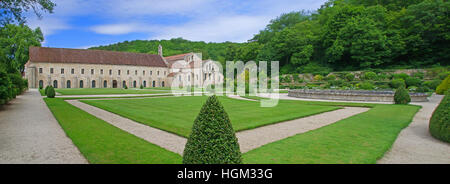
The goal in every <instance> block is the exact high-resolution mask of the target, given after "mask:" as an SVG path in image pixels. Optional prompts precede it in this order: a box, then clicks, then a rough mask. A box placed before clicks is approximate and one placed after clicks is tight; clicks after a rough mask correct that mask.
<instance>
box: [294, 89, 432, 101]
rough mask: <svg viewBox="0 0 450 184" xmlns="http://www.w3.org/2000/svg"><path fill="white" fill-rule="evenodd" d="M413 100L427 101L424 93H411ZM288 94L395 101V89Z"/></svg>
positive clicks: (299, 90)
mask: <svg viewBox="0 0 450 184" xmlns="http://www.w3.org/2000/svg"><path fill="white" fill-rule="evenodd" d="M409 95H410V96H411V102H427V101H428V96H427V95H426V94H424V93H410V94H409ZM288 96H290V97H297V98H308V99H324V100H343V101H367V102H394V91H365V90H306V89H295V90H289V94H288Z"/></svg>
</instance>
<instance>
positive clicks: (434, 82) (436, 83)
mask: <svg viewBox="0 0 450 184" xmlns="http://www.w3.org/2000/svg"><path fill="white" fill-rule="evenodd" d="M441 83H442V81H441V80H438V79H436V80H432V81H425V82H424V83H423V85H424V86H426V87H428V88H430V89H433V90H435V89H436V88H437V87H438V86H439V84H441Z"/></svg>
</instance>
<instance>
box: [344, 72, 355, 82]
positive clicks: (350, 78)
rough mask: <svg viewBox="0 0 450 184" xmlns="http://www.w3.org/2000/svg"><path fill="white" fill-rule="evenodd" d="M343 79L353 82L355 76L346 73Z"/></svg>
mask: <svg viewBox="0 0 450 184" xmlns="http://www.w3.org/2000/svg"><path fill="white" fill-rule="evenodd" d="M345 79H347V81H353V80H355V75H353V74H352V73H348V74H346V75H345Z"/></svg>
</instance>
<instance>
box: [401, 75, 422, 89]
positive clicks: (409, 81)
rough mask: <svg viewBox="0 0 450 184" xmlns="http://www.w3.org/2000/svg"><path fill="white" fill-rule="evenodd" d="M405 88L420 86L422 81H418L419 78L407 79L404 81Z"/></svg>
mask: <svg viewBox="0 0 450 184" xmlns="http://www.w3.org/2000/svg"><path fill="white" fill-rule="evenodd" d="M405 83H406V86H407V87H410V86H421V85H422V80H420V79H419V78H415V77H408V78H406V80H405Z"/></svg>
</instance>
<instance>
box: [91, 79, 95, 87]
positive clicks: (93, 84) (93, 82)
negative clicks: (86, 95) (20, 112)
mask: <svg viewBox="0 0 450 184" xmlns="http://www.w3.org/2000/svg"><path fill="white" fill-rule="evenodd" d="M91 83H92V84H91V88H95V80H93V81H92V82H91Z"/></svg>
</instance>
